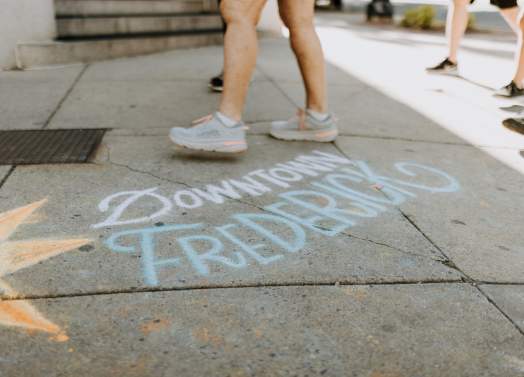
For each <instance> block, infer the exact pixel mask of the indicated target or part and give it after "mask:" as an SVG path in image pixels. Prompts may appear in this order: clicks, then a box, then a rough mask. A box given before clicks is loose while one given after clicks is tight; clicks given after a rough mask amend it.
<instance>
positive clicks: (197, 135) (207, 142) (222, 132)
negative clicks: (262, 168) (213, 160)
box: [169, 113, 247, 153]
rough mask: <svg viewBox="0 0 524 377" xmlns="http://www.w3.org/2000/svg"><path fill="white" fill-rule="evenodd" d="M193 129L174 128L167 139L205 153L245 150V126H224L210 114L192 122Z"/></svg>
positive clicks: (240, 124)
mask: <svg viewBox="0 0 524 377" xmlns="http://www.w3.org/2000/svg"><path fill="white" fill-rule="evenodd" d="M193 124H195V126H194V127H191V128H181V127H174V128H172V129H171V132H170V133H169V137H170V139H171V141H172V142H173V143H175V145H177V146H180V147H185V148H189V149H195V150H199V151H206V152H221V153H238V152H244V151H245V150H247V143H246V128H247V127H246V126H245V125H244V123H242V122H238V123H237V124H235V125H234V126H232V127H228V126H226V125H225V124H224V123H222V121H221V120H220V118H219V117H218V115H217V114H216V113H215V114H212V115H208V116H206V117H204V118H201V119H198V120H196V121H194V122H193Z"/></svg>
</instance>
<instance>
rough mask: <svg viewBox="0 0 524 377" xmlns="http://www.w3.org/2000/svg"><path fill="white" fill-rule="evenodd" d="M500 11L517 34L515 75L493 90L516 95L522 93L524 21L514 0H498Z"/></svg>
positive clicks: (496, 93)
mask: <svg viewBox="0 0 524 377" xmlns="http://www.w3.org/2000/svg"><path fill="white" fill-rule="evenodd" d="M498 6H499V7H500V13H501V14H502V16H503V17H504V19H505V20H506V22H507V23H508V25H509V26H510V27H511V28H512V29H513V31H515V33H516V34H517V36H518V43H517V48H516V52H515V65H516V66H517V68H516V70H515V75H514V76H513V79H512V80H511V82H510V83H509V84H508V85H506V86H504V87H503V88H501V89H499V90H498V91H496V92H495V95H496V96H503V97H517V96H522V95H524V46H523V44H522V37H523V35H524V21H523V20H522V18H521V15H520V9H519V7H518V6H517V2H516V0H498Z"/></svg>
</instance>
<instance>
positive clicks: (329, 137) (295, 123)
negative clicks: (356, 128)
mask: <svg viewBox="0 0 524 377" xmlns="http://www.w3.org/2000/svg"><path fill="white" fill-rule="evenodd" d="M269 134H270V135H271V136H273V137H274V138H276V139H281V140H304V141H318V142H331V141H333V140H335V139H336V138H337V135H338V128H337V124H336V119H335V117H334V116H333V115H332V114H330V115H329V116H328V117H327V119H326V120H323V121H319V120H317V119H315V118H314V117H313V116H312V115H310V114H309V113H308V112H306V111H304V110H302V109H299V110H298V112H297V115H296V116H295V117H293V118H291V119H290V120H287V121H278V122H272V123H271V131H270V133H269Z"/></svg>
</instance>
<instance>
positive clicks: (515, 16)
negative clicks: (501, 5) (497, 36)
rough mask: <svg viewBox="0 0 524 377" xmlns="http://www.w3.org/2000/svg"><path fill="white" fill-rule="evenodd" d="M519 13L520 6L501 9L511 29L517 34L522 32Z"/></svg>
mask: <svg viewBox="0 0 524 377" xmlns="http://www.w3.org/2000/svg"><path fill="white" fill-rule="evenodd" d="M519 13H520V9H519V7H511V8H505V9H500V14H501V15H502V17H503V18H504V20H505V21H506V22H507V23H508V25H509V27H510V28H511V30H513V31H514V32H515V34H517V35H519V34H520V33H521V31H520V26H519Z"/></svg>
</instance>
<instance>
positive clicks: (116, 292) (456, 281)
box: [0, 279, 467, 301]
mask: <svg viewBox="0 0 524 377" xmlns="http://www.w3.org/2000/svg"><path fill="white" fill-rule="evenodd" d="M448 284H467V283H465V282H463V281H461V280H459V279H441V280H438V279H428V280H390V281H380V280H378V281H377V280H375V281H344V280H332V281H328V282H281V283H252V284H235V285H220V284H216V285H194V286H186V287H143V288H129V289H113V290H98V291H93V292H79V293H64V294H44V295H17V296H8V297H2V298H1V300H0V301H26V300H49V299H60V298H76V297H93V296H110V295H119V294H136V293H157V292H186V291H205V290H227V289H257V288H286V287H287V288H300V287H352V286H357V287H361V286H369V287H373V286H404V285H419V286H420V285H448Z"/></svg>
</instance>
